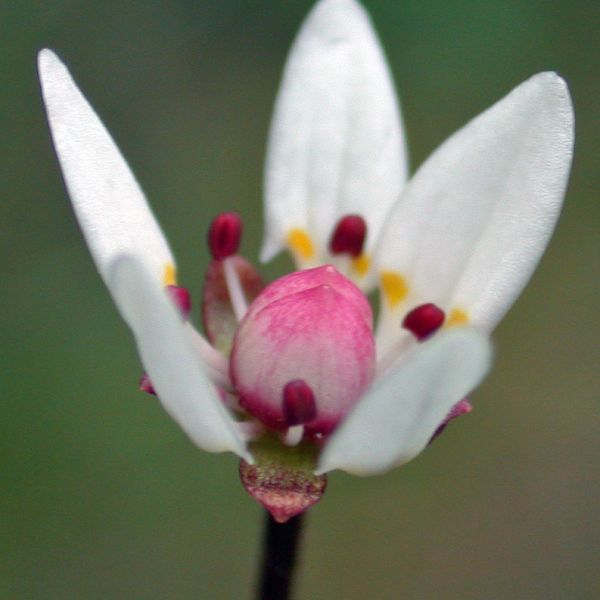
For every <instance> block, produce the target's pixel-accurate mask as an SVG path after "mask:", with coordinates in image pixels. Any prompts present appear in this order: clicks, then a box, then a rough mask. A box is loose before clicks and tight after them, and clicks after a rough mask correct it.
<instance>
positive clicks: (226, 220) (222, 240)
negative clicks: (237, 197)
mask: <svg viewBox="0 0 600 600" xmlns="http://www.w3.org/2000/svg"><path fill="white" fill-rule="evenodd" d="M242 226H243V223H242V218H241V217H240V215H238V214H237V213H234V212H226V213H221V214H220V215H218V216H216V217H215V218H214V219H213V222H212V223H211V224H210V227H209V229H208V247H209V249H210V253H211V254H212V257H213V258H214V259H215V260H222V259H223V258H227V257H228V256H233V255H234V254H237V251H238V248H239V247H240V241H241V239H242Z"/></svg>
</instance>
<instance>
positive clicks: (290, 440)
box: [283, 425, 304, 446]
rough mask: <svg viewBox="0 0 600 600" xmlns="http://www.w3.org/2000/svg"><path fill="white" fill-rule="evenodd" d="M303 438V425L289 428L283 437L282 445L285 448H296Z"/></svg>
mask: <svg viewBox="0 0 600 600" xmlns="http://www.w3.org/2000/svg"><path fill="white" fill-rule="evenodd" d="M303 437H304V425H294V426H293V427H290V428H289V429H288V430H287V431H286V432H285V435H284V436H283V443H284V444H285V445H286V446H297V445H298V444H299V443H300V442H301V441H302V438H303Z"/></svg>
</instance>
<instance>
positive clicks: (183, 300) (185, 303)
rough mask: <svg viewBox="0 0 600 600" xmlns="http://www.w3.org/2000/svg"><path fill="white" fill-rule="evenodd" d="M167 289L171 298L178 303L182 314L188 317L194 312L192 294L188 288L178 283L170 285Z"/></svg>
mask: <svg viewBox="0 0 600 600" xmlns="http://www.w3.org/2000/svg"><path fill="white" fill-rule="evenodd" d="M167 291H168V292H169V296H171V300H173V302H174V303H175V304H176V305H177V308H179V310H180V311H181V314H182V315H183V316H184V317H185V318H186V319H187V317H189V316H190V313H191V312H192V296H191V295H190V292H189V290H188V289H187V288H184V287H180V286H177V285H168V286H167Z"/></svg>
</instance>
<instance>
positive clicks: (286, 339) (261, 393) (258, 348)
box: [230, 265, 375, 433]
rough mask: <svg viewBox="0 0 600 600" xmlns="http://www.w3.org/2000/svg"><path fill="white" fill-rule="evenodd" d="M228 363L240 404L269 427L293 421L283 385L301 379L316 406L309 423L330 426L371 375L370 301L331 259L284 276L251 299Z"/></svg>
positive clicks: (315, 427) (313, 427) (313, 428)
mask: <svg viewBox="0 0 600 600" xmlns="http://www.w3.org/2000/svg"><path fill="white" fill-rule="evenodd" d="M230 364H231V378H232V381H233V383H234V385H235V388H236V390H237V393H238V394H239V395H240V404H241V405H242V406H243V407H244V408H245V409H246V410H247V411H248V412H249V413H251V414H252V415H254V416H255V417H257V418H258V419H260V420H261V421H263V423H265V424H266V425H267V426H269V427H272V428H276V429H283V428H285V427H287V426H288V425H289V422H288V417H289V414H287V412H288V408H289V407H286V408H284V398H285V394H284V390H285V389H286V386H287V385H288V384H290V382H295V381H297V380H302V383H303V385H305V386H306V387H307V388H308V389H309V391H311V392H312V396H313V400H314V405H315V414H314V417H313V418H312V419H311V420H310V422H309V423H307V424H306V429H307V430H308V431H310V432H312V433H329V432H330V431H332V430H333V429H334V427H335V426H336V425H337V423H338V422H339V420H340V419H342V418H343V417H344V416H345V415H346V413H347V412H348V411H349V410H350V408H352V406H354V404H355V403H356V402H357V401H358V399H359V397H360V395H361V394H362V392H363V391H364V390H365V388H366V387H367V386H368V385H369V384H370V382H371V380H372V378H373V371H374V364H375V345H374V340H373V333H372V313H371V307H370V306H369V303H368V302H367V300H366V299H365V297H364V296H363V294H362V293H361V292H360V290H359V289H358V288H357V287H356V286H355V285H354V284H353V283H352V282H351V281H349V280H348V279H346V278H345V277H344V276H343V275H341V274H340V273H339V272H338V271H336V269H335V268H334V267H332V266H330V265H327V266H324V267H318V268H315V269H310V270H306V271H298V272H296V273H292V274H291V275H288V276H286V277H282V278H281V279H278V280H277V281H275V282H274V283H272V284H271V285H269V286H267V287H266V288H265V289H264V290H263V292H262V293H261V294H260V295H259V296H258V297H257V298H256V300H255V301H254V302H253V303H252V305H251V306H250V308H249V310H248V313H247V314H246V316H245V317H244V319H243V320H242V322H241V323H240V327H239V328H238V331H237V333H236V336H235V339H234V345H233V351H232V354H231V363H230ZM304 395H306V394H304ZM305 399H306V398H305ZM305 408H306V407H305ZM311 416H312V415H311Z"/></svg>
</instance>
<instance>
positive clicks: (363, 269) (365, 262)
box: [352, 254, 371, 277]
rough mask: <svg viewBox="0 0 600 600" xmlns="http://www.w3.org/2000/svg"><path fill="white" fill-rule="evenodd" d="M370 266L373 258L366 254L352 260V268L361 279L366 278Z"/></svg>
mask: <svg viewBox="0 0 600 600" xmlns="http://www.w3.org/2000/svg"><path fill="white" fill-rule="evenodd" d="M370 266H371V257H370V256H368V255H366V254H361V255H360V256H357V257H356V258H353V259H352V267H353V268H354V270H355V271H356V272H357V273H358V274H359V275H360V277H364V276H365V275H366V274H367V273H368V272H369V268H370Z"/></svg>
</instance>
